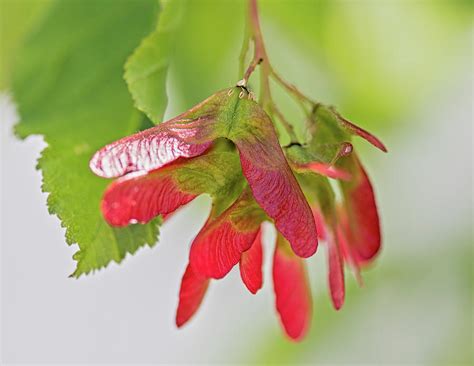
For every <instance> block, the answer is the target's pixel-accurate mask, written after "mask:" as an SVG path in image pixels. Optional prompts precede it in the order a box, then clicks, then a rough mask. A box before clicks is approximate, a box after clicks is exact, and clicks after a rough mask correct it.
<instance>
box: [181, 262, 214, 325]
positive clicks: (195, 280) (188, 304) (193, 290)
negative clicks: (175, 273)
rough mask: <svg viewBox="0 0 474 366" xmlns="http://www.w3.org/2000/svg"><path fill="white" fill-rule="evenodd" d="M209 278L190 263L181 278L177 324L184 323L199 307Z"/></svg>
mask: <svg viewBox="0 0 474 366" xmlns="http://www.w3.org/2000/svg"><path fill="white" fill-rule="evenodd" d="M209 281H210V280H209V279H208V278H206V277H203V276H200V275H198V274H196V273H195V272H194V271H193V269H192V267H191V266H190V265H189V264H188V266H187V267H186V272H184V276H183V279H182V280H181V288H180V290H179V304H178V309H177V312H176V325H177V326H178V327H181V326H182V325H184V324H185V323H186V322H187V321H188V320H189V319H190V318H191V317H192V316H193V315H194V314H195V313H196V311H197V310H198V309H199V306H200V305H201V302H202V300H203V299H204V295H205V294H206V291H207V287H208V286H209Z"/></svg>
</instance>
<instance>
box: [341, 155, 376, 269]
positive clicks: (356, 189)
mask: <svg viewBox="0 0 474 366" xmlns="http://www.w3.org/2000/svg"><path fill="white" fill-rule="evenodd" d="M341 164H342V165H343V166H344V167H345V168H347V169H348V170H349V171H350V172H351V174H352V176H353V179H352V180H351V181H350V182H342V181H341V182H340V184H341V187H342V191H343V195H344V209H343V210H345V215H346V216H347V220H348V224H347V228H348V230H350V232H349V233H346V237H347V240H348V244H349V246H350V247H351V248H352V249H353V252H354V254H355V255H356V260H357V261H358V262H359V263H365V262H368V261H370V260H372V259H373V258H374V257H375V255H376V254H377V253H378V251H379V250H380V246H381V233H380V221H379V215H378V212H377V204H376V202H375V196H374V191H373V188H372V184H371V183H370V180H369V177H368V176H367V173H366V172H365V170H364V168H363V167H362V165H361V164H360V162H359V160H358V159H357V157H356V156H355V155H352V156H349V157H345V158H343V159H341Z"/></svg>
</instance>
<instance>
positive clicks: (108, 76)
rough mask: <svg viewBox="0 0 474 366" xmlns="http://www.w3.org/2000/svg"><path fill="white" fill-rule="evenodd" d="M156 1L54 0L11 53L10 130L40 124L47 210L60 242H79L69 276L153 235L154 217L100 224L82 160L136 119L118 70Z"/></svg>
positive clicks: (30, 129)
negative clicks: (14, 121) (58, 225)
mask: <svg viewBox="0 0 474 366" xmlns="http://www.w3.org/2000/svg"><path fill="white" fill-rule="evenodd" d="M156 5H157V4H156V3H155V1H153V0H128V1H120V2H112V1H97V2H84V1H67V2H65V1H58V2H56V3H54V4H53V5H52V8H51V10H50V12H49V13H48V16H47V17H46V18H45V19H44V22H43V23H42V26H41V27H40V28H38V29H37V30H36V31H35V32H34V33H32V34H31V35H30V37H29V38H28V40H27V42H26V44H25V46H24V49H23V50H22V51H21V53H20V54H19V57H18V60H19V62H18V64H17V66H16V70H15V71H16V73H15V77H14V88H13V91H14V96H15V99H16V101H17V103H18V107H19V113H20V118H21V121H20V123H19V124H18V125H17V126H16V133H17V134H18V135H19V136H20V137H22V138H25V137H27V136H29V135H32V134H40V135H43V136H44V139H45V141H46V142H47V143H48V147H47V148H46V150H45V151H44V152H43V154H42V157H41V159H40V161H39V164H38V167H39V168H40V169H41V170H42V172H43V190H44V191H45V192H48V193H49V196H48V205H49V210H50V212H51V213H53V214H56V215H58V217H59V218H60V219H61V221H62V225H63V226H64V227H65V228H66V237H67V241H68V243H70V244H71V243H77V244H79V248H80V250H79V251H78V252H77V253H76V254H75V255H74V258H75V259H76V260H77V261H78V264H77V268H76V271H75V272H74V273H73V275H74V276H76V277H79V276H80V275H81V274H83V273H88V272H90V271H92V270H95V269H99V268H102V267H104V266H106V265H107V264H108V263H109V262H110V261H112V260H114V261H116V262H120V261H121V260H122V259H123V258H124V257H125V255H126V254H127V253H134V252H135V251H136V250H137V249H138V248H139V247H141V246H143V245H146V244H148V245H150V246H151V245H153V244H154V243H155V241H156V238H157V235H158V223H159V219H158V220H155V221H154V222H152V223H150V224H147V225H132V226H130V227H127V228H121V229H115V228H114V229H113V228H111V227H110V226H109V225H107V224H106V223H105V221H104V220H103V218H102V215H101V213H100V210H99V202H100V199H101V196H102V194H103V191H104V189H105V187H106V185H107V181H105V180H103V179H101V178H98V177H95V176H94V175H93V174H92V172H91V171H90V170H89V167H88V162H89V159H90V158H91V156H92V154H93V153H94V152H95V151H96V150H97V149H98V148H100V147H102V146H103V145H104V144H106V143H108V142H110V141H112V140H114V139H116V138H119V137H121V136H124V135H128V134H131V133H133V132H135V131H137V130H138V129H139V127H140V126H141V125H142V124H143V122H144V117H143V116H142V115H141V114H140V113H139V112H137V111H136V110H135V109H134V108H133V105H132V101H131V99H130V95H129V93H128V91H127V88H126V85H125V82H124V81H123V79H122V74H123V71H122V70H123V64H124V63H125V60H126V58H127V57H128V55H129V54H130V53H131V51H132V50H133V49H134V48H135V47H136V46H137V44H139V42H140V40H141V39H142V38H143V37H144V36H145V35H146V34H147V33H148V32H149V31H150V29H151V28H152V26H153V22H154V20H155V19H156V13H157V6H156ZM123 29H126V31H122V30H123Z"/></svg>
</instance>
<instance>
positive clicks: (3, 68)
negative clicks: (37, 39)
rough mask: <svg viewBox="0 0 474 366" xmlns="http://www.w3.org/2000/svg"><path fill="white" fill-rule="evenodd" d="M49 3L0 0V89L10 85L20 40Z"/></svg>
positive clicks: (39, 18) (42, 1) (48, 0)
mask: <svg viewBox="0 0 474 366" xmlns="http://www.w3.org/2000/svg"><path fill="white" fill-rule="evenodd" d="M50 4H51V0H22V1H18V0H0V55H1V57H0V90H4V89H8V88H9V87H10V82H11V80H10V79H11V69H12V68H13V66H14V65H15V61H16V56H17V52H18V48H19V45H20V44H21V40H22V39H23V38H24V36H25V34H27V31H28V30H30V29H31V28H32V27H34V26H35V25H36V24H37V23H38V21H40V20H41V18H42V15H43V14H44V12H45V11H46V10H47V9H48V7H49V6H50Z"/></svg>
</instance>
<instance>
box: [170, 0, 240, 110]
mask: <svg viewBox="0 0 474 366" xmlns="http://www.w3.org/2000/svg"><path fill="white" fill-rule="evenodd" d="M245 4H246V2H245V1H222V0H199V1H195V0H186V7H185V11H184V12H183V18H182V23H181V26H180V28H179V32H178V34H177V38H176V45H175V54H174V58H173V62H172V70H173V77H174V81H175V82H176V86H177V89H178V93H179V94H180V95H181V97H182V98H183V102H184V106H185V107H190V106H192V105H194V104H197V103H198V102H200V101H201V100H202V99H204V98H206V97H208V96H209V95H211V94H213V93H214V92H215V91H216V90H220V89H222V88H225V87H230V86H234V85H235V84H236V82H237V81H238V80H239V75H237V71H238V65H237V61H238V57H239V52H240V46H241V41H242V37H243V31H244V24H245V21H244V15H245Z"/></svg>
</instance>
